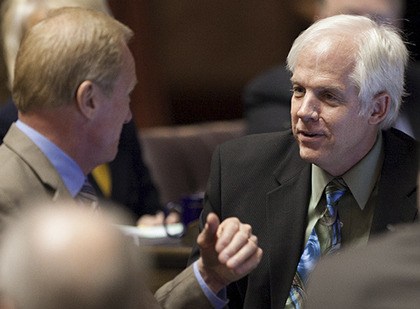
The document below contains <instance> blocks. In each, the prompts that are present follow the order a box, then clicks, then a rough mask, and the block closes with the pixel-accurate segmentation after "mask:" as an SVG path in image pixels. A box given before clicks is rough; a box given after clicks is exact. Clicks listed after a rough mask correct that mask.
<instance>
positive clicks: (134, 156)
mask: <svg viewBox="0 0 420 309" xmlns="http://www.w3.org/2000/svg"><path fill="white" fill-rule="evenodd" d="M16 120H17V109H16V106H15V105H14V103H13V101H12V100H8V101H7V102H6V104H5V105H4V106H3V107H2V108H1V109H0V139H1V141H2V140H3V138H4V136H5V135H6V133H7V131H8V130H9V128H10V126H11V124H12V123H13V122H14V121H16ZM137 134H138V132H137V127H136V125H135V123H134V121H130V122H129V123H127V124H125V125H124V126H123V129H122V132H121V139H120V143H119V145H118V153H117V156H116V157H115V159H114V160H113V161H112V162H110V163H109V166H110V171H111V182H112V192H111V200H112V201H114V202H117V203H118V204H120V205H123V206H125V208H126V210H127V211H129V212H130V213H131V214H132V215H133V217H134V218H135V219H137V218H138V217H140V216H141V215H143V214H154V213H156V211H158V210H161V209H162V207H161V205H160V202H159V194H158V191H157V189H156V188H155V186H154V184H153V181H152V178H151V175H150V172H149V169H148V168H147V166H146V164H145V163H144V162H143V158H142V152H141V147H140V143H139V140H138V136H137ZM89 179H90V181H91V183H92V184H93V186H94V187H95V188H96V190H97V192H98V193H99V195H100V196H103V194H102V192H101V190H100V189H99V187H98V185H97V184H96V182H95V180H94V179H93V177H92V176H91V175H89Z"/></svg>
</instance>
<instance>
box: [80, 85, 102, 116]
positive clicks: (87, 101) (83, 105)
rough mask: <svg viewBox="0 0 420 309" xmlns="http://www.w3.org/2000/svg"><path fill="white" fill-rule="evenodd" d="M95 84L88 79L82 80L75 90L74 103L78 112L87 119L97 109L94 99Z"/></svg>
mask: <svg viewBox="0 0 420 309" xmlns="http://www.w3.org/2000/svg"><path fill="white" fill-rule="evenodd" d="M95 91H97V89H96V85H95V84H94V83H93V82H91V81H90V80H85V81H84V82H82V83H81V84H80V85H79V87H78V88H77V91H76V104H77V106H78V108H79V110H80V112H81V113H82V114H83V115H84V116H85V117H86V118H88V119H92V118H93V116H94V114H95V112H96V110H97V109H98V106H97V101H96V100H95Z"/></svg>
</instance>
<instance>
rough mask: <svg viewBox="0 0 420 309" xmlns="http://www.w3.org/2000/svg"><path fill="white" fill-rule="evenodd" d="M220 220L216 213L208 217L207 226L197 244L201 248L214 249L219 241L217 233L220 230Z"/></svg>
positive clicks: (199, 236)
mask: <svg viewBox="0 0 420 309" xmlns="http://www.w3.org/2000/svg"><path fill="white" fill-rule="evenodd" d="M219 224H220V220H219V218H218V217H217V215H216V214H214V213H209V214H208V215H207V219H206V224H205V225H204V229H203V230H202V231H201V233H200V234H199V235H198V238H197V244H198V245H199V246H200V248H208V247H210V246H211V247H213V246H214V244H215V243H216V241H217V237H216V232H217V230H218V227H219Z"/></svg>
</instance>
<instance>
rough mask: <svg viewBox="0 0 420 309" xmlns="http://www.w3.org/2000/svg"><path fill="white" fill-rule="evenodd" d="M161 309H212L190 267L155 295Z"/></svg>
mask: <svg viewBox="0 0 420 309" xmlns="http://www.w3.org/2000/svg"><path fill="white" fill-rule="evenodd" d="M155 298H156V299H157V301H158V302H159V304H160V305H161V306H162V308H170V309H177V308H180V309H181V308H182V309H188V308H194V309H196V308H200V309H204V308H213V306H212V305H211V303H210V301H209V300H208V299H207V297H206V295H205V294H204V292H203V290H202V289H201V287H200V285H199V283H198V281H197V279H196V278H195V275H194V269H193V267H192V265H190V266H189V267H187V268H186V269H185V270H184V271H183V272H181V273H180V274H179V275H178V276H176V277H175V278H174V279H173V280H172V281H169V282H168V283H166V284H165V285H163V286H162V287H161V288H160V289H159V290H157V291H156V293H155Z"/></svg>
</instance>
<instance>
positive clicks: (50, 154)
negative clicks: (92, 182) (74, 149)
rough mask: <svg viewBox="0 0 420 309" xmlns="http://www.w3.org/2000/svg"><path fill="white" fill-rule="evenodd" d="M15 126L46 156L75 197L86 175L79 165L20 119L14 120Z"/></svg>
mask: <svg viewBox="0 0 420 309" xmlns="http://www.w3.org/2000/svg"><path fill="white" fill-rule="evenodd" d="M16 126H17V127H18V129H19V130H21V131H22V132H23V133H24V134H25V135H27V136H28V137H29V138H30V139H31V140H32V142H34V144H35V145H37V146H38V148H39V149H40V150H41V151H42V153H43V154H44V155H45V156H46V157H47V158H48V160H49V161H50V162H51V164H52V165H53V166H54V168H55V169H56V170H57V172H58V174H59V175H60V177H61V179H62V180H63V182H64V185H65V186H66V188H67V190H69V192H70V194H71V196H72V197H75V196H76V194H77V193H79V191H80V189H81V188H82V186H83V183H84V182H85V179H86V176H85V175H84V174H83V171H82V169H81V168H80V166H79V165H78V164H77V163H76V162H75V161H74V160H73V159H72V158H70V157H69V156H68V155H67V154H66V153H65V152H64V151H63V150H61V149H60V148H59V147H57V145H55V144H54V143H53V142H51V141H50V140H48V139H47V138H46V137H45V136H43V135H42V134H41V133H39V132H38V131H36V130H34V129H32V128H31V127H30V126H28V125H26V124H25V123H23V122H22V121H20V120H18V121H17V122H16Z"/></svg>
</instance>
